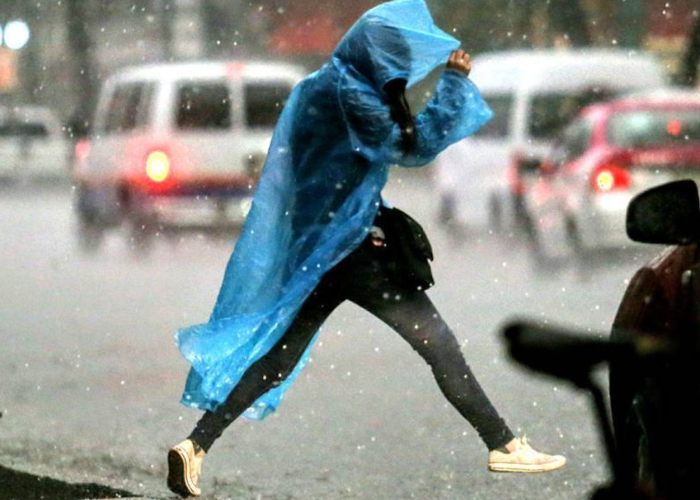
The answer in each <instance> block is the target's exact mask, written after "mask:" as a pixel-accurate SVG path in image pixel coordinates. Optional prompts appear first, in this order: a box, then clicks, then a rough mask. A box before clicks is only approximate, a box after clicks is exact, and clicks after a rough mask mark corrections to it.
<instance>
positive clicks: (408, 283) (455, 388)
mask: <svg viewBox="0 0 700 500" xmlns="http://www.w3.org/2000/svg"><path fill="white" fill-rule="evenodd" d="M459 46H460V43H459V42H458V41H457V40H456V39H454V38H453V37H451V36H449V35H447V34H445V33H444V32H442V31H441V30H439V29H438V28H437V27H436V26H435V24H434V22H433V20H432V17H431V16H430V13H429V11H428V8H427V6H426V4H425V2H424V0H395V1H392V2H386V3H384V4H381V5H379V6H378V7H375V8H374V9H372V10H370V11H368V12H367V13H366V14H365V15H363V16H362V17H361V18H360V19H359V20H358V21H357V23H356V24H355V25H354V26H353V27H352V28H351V29H350V31H349V32H348V33H347V34H346V35H345V37H344V38H343V39H342V40H341V42H340V43H339V45H338V47H337V48H336V50H335V51H334V53H333V56H332V58H331V60H330V61H329V62H328V63H327V64H325V65H324V66H323V67H322V68H321V69H320V70H318V71H317V72H315V73H313V74H311V75H309V76H308V77H307V78H305V79H304V80H303V81H302V82H300V83H299V84H298V85H297V86H296V88H295V89H294V91H293V92H292V94H291V96H290V98H289V100H288V102H287V104H286V105H285V108H284V110H283V112H282V115H281V117H280V120H279V122H278V124H277V127H276V129H275V133H274V135H273V139H272V143H271V145H270V149H269V152H268V156H267V159H266V162H265V167H264V169H263V172H262V175H261V178H260V182H259V184H258V187H257V189H256V193H255V197H254V201H253V206H252V208H251V211H250V213H249V215H248V218H247V220H246V223H245V226H244V228H243V231H242V234H241V236H240V238H239V240H238V242H237V243H236V247H235V250H234V252H233V254H232V256H231V259H230V261H229V263H228V266H227V268H226V273H225V276H224V280H223V284H222V286H221V291H220V293H219V297H218V299H217V302H216V305H215V307H214V310H213V312H212V315H211V317H210V319H209V321H208V322H207V323H206V324H202V325H196V326H193V327H190V328H186V329H182V330H180V331H178V332H177V334H176V342H177V345H178V347H179V349H180V351H181V353H182V355H183V356H184V358H185V359H186V360H187V361H188V362H189V363H190V365H191V370H190V373H189V376H188V379H187V383H186V387H185V391H184V394H183V397H182V402H183V404H185V405H187V406H190V407H193V408H198V409H201V410H205V413H204V416H203V417H202V418H201V419H200V421H199V422H198V423H197V426H196V428H195V429H194V430H193V432H192V433H191V435H190V436H189V438H188V439H186V440H184V441H182V442H181V443H179V444H177V445H176V446H174V447H173V448H172V449H171V450H170V451H169V453H168V465H169V474H168V486H169V487H170V489H171V490H172V491H174V492H176V493H178V494H180V495H182V496H190V495H199V494H200V489H199V486H198V480H199V476H200V473H201V466H202V459H203V457H204V455H205V453H206V452H208V451H209V449H210V448H211V446H212V445H213V443H214V441H215V440H216V439H217V438H218V437H219V436H220V435H221V434H222V433H223V431H224V430H225V429H226V427H228V426H229V425H230V424H231V423H232V422H233V421H234V420H236V419H237V418H238V417H239V416H241V415H245V416H246V417H248V418H252V419H263V418H265V417H266V416H267V415H269V414H270V413H271V412H273V411H274V410H275V409H276V408H277V406H278V405H279V403H280V400H281V398H282V395H283V393H284V392H285V391H286V390H287V388H288V387H289V385H290V384H291V383H292V382H293V381H294V379H295V378H296V376H297V375H298V373H299V371H300V370H301V369H302V368H303V366H304V364H305V362H306V359H307V358H308V355H309V352H310V350H311V347H312V346H313V344H314V342H315V340H316V338H317V336H318V333H317V332H318V330H319V328H320V327H321V325H322V323H323V322H324V320H325V319H326V318H327V317H328V316H329V315H330V314H331V312H332V311H333V310H334V309H335V308H336V307H337V306H338V305H340V304H341V303H342V302H343V301H345V300H350V301H352V302H354V303H355V304H357V305H359V306H360V307H362V308H364V309H366V310H367V311H368V312H370V313H372V314H374V315H375V316H377V317H378V318H380V319H381V320H383V321H384V322H385V323H387V324H388V325H389V326H391V327H392V328H393V329H394V330H396V331H397V332H398V333H399V335H401V336H402V337H403V338H404V339H405V340H406V341H408V342H409V343H410V345H411V346H412V347H413V348H414V349H415V350H416V351H417V352H418V353H419V354H420V355H421V356H422V357H423V359H424V360H425V361H426V362H427V363H428V364H429V365H430V366H431V368H432V370H433V373H434V375H435V378H436V381H437V383H438V386H439V387H440V389H441V391H442V392H443V394H444V395H445V397H446V398H447V399H448V400H449V401H450V403H452V405H453V406H454V407H455V408H456V409H457V411H458V412H459V413H460V414H462V415H463V416H464V417H465V418H466V419H467V420H468V421H469V423H470V424H471V425H473V426H474V428H475V429H476V430H477V431H478V433H479V435H480V437H481V438H482V440H483V441H484V443H485V444H486V446H487V448H488V449H489V462H488V465H489V468H490V469H491V470H498V471H515V472H540V471H546V470H553V469H556V468H559V467H561V466H562V465H564V462H565V459H564V458H563V457H560V456H550V455H545V454H541V453H538V452H536V451H535V450H533V449H532V448H531V447H530V446H529V445H528V444H527V443H526V442H525V441H524V440H520V439H516V438H515V436H514V435H513V433H512V432H511V431H510V429H509V428H508V426H507V425H506V424H505V422H504V421H503V419H502V418H501V417H500V416H499V415H498V413H497V412H496V410H495V409H494V408H493V406H492V405H491V403H490V402H489V400H488V399H487V397H486V395H485V394H484V392H483V391H482V389H481V387H480V386H479V384H478V382H477V380H476V378H475V377H474V375H473V374H472V372H471V370H470V369H469V366H468V365H467V363H466V361H465V359H464V356H463V355H462V353H461V351H460V348H459V344H458V342H457V340H456V339H455V336H454V335H453V333H452V332H451V330H450V329H449V327H448V326H447V325H446V324H445V322H444V320H443V319H442V318H441V317H440V315H439V314H438V312H437V311H436V309H435V307H434V306H433V304H432V302H431V301H430V299H429V298H428V296H427V294H426V293H425V290H426V289H427V288H428V287H430V286H431V285H432V275H431V273H430V266H429V263H428V260H430V259H432V251H431V249H430V244H429V243H428V241H427V238H426V237H425V234H424V233H423V231H422V230H421V228H420V226H419V225H418V224H417V223H416V222H415V221H413V219H411V218H410V217H409V216H407V215H406V214H404V213H403V212H401V211H400V210H398V209H395V208H390V207H389V206H387V205H386V204H385V203H383V201H382V199H381V191H382V188H383V187H384V185H385V184H386V182H387V176H388V170H389V167H390V166H391V165H399V166H404V167H419V166H422V165H425V164H427V163H429V162H431V161H432V160H433V159H435V157H436V156H437V155H438V154H439V153H440V152H441V151H443V150H444V149H445V148H447V147H448V146H449V145H451V144H453V143H455V142H457V141H459V140H460V139H462V138H464V137H466V136H468V135H470V134H472V133H474V132H475V131H477V130H478V129H479V128H480V127H481V126H482V125H483V124H484V123H485V122H487V121H488V120H489V119H490V118H491V116H492V113H491V111H490V109H489V108H488V106H487V105H486V103H485V102H484V101H483V100H482V98H481V95H480V94H479V91H478V89H477V88H476V87H475V86H474V84H473V83H472V82H471V81H470V80H469V79H468V74H469V71H470V68H471V64H470V61H469V56H468V55H467V54H465V52H464V51H463V50H461V49H459ZM445 63H447V69H446V70H445V71H444V72H443V73H442V76H441V78H440V81H439V84H438V86H437V89H436V91H435V93H434V96H433V98H432V100H431V101H430V102H429V103H428V105H427V107H426V108H425V110H424V111H423V112H422V113H420V114H419V115H418V116H415V117H414V116H413V115H412V114H411V112H410V108H409V106H408V103H407V102H406V98H405V90H406V88H408V87H410V86H412V85H414V84H415V83H416V82H418V81H420V80H421V79H423V78H424V77H425V76H426V75H427V74H428V73H430V72H431V71H432V70H433V69H435V68H436V67H438V66H439V65H444V64H445Z"/></svg>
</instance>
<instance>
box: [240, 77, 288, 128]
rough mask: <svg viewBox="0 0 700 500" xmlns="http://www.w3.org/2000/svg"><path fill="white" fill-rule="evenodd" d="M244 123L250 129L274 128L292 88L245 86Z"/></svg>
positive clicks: (261, 85) (271, 85)
mask: <svg viewBox="0 0 700 500" xmlns="http://www.w3.org/2000/svg"><path fill="white" fill-rule="evenodd" d="M244 92H245V94H244V95H245V121H246V124H247V125H248V127H250V128H274V127H275V125H276V124H277V119H278V118H279V116H280V113H281V112H282V108H283V107H284V105H285V103H286V102H287V99H288V98H289V94H291V92H292V88H291V86H290V85H288V84H279V83H270V84H263V83H255V84H247V85H246V86H245V90H244Z"/></svg>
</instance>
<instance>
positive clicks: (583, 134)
mask: <svg viewBox="0 0 700 500" xmlns="http://www.w3.org/2000/svg"><path fill="white" fill-rule="evenodd" d="M594 125H595V122H594V121H593V120H591V119H587V118H582V119H579V120H576V121H575V122H574V123H572V124H571V125H569V127H567V128H566V130H565V131H564V133H563V134H562V137H561V139H560V140H559V141H558V142H557V144H556V145H555V147H554V150H553V153H552V163H553V164H554V166H555V167H560V166H561V165H563V164H565V163H568V162H570V161H573V160H575V159H577V158H579V157H581V156H583V155H584V154H585V152H586V151H587V150H588V148H589V146H590V145H591V139H592V138H593V128H594Z"/></svg>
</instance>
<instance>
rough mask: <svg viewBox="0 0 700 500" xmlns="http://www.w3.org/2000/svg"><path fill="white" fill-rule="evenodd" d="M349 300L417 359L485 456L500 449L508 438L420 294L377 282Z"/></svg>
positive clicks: (425, 297) (448, 334) (458, 351)
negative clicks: (466, 424) (469, 427)
mask: <svg viewBox="0 0 700 500" xmlns="http://www.w3.org/2000/svg"><path fill="white" fill-rule="evenodd" d="M350 300H352V301H353V302H355V303H356V304H357V305H359V306H360V307H362V308H364V309H366V310H367V311H368V312H370V313H372V314H373V315H375V316H376V317H377V318H379V319H381V320H382V321H384V322H385V323H386V324H387V325H389V326H391V327H392V328H393V329H394V330H396V332H398V333H399V335H401V336H402V337H403V338H404V339H405V340H406V341H408V343H409V344H410V345H411V347H413V349H414V350H415V351H417V352H418V354H420V355H421V356H422V357H423V359H424V360H425V361H426V362H427V363H428V364H429V365H430V367H431V368H432V370H433V374H434V375H435V379H436V380H437V383H438V386H439V387H440V390H441V391H442V393H443V394H444V395H445V397H446V398H447V399H448V401H449V402H450V403H452V405H453V406H454V407H455V408H456V409H457V411H458V412H459V413H460V414H461V415H462V416H463V417H464V418H466V419H467V421H469V423H470V424H471V425H472V426H473V427H474V428H475V429H476V431H477V432H478V433H479V435H480V436H481V439H482V440H483V441H484V444H486V446H487V448H488V449H489V451H491V450H495V449H497V448H503V447H504V446H505V445H506V444H507V443H509V442H511V441H512V440H513V439H514V435H513V433H512V432H511V430H510V429H509V428H508V426H507V425H506V423H505V422H504V420H503V419H502V418H501V417H500V416H499V414H498V412H497V411H496V409H495V408H494V407H493V405H492V404H491V402H490V401H489V399H488V398H487V396H486V394H485V393H484V391H483V389H482V388H481V386H480V385H479V382H478V381H477V380H476V377H475V376H474V374H473V373H472V371H471V369H470V368H469V366H468V365H467V362H466V361H465V359H464V356H463V355H462V351H461V349H460V347H459V343H458V342H457V339H456V338H455V336H454V334H453V333H452V331H451V330H450V328H449V327H448V326H447V324H446V323H445V321H444V320H443V319H442V317H441V316H440V314H439V313H438V312H437V310H436V309H435V306H434V305H433V303H432V302H431V301H430V298H429V297H428V295H427V294H426V293H425V292H420V291H412V292H407V291H406V290H403V289H401V288H399V287H396V286H394V285H392V284H391V283H390V282H389V281H383V282H382V284H381V286H379V287H377V288H372V289H371V290H368V291H366V293H354V294H353V295H352V296H351V297H350Z"/></svg>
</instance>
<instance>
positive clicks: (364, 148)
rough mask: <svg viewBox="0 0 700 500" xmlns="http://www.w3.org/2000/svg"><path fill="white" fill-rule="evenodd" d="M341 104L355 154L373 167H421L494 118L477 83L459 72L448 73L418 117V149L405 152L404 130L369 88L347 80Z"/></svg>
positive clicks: (386, 106)
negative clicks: (391, 165)
mask: <svg viewBox="0 0 700 500" xmlns="http://www.w3.org/2000/svg"><path fill="white" fill-rule="evenodd" d="M340 101H341V106H342V108H343V113H344V117H345V122H346V125H347V127H348V133H349V136H350V141H351V144H352V147H353V149H354V151H355V152H357V153H359V154H360V155H362V156H364V157H365V158H367V159H368V160H369V161H371V162H378V163H385V164H396V165H399V166H402V167H420V166H423V165H426V164H428V163H430V162H431V161H433V160H434V159H435V157H436V156H437V155H438V154H439V153H440V152H442V151H443V150H445V149H446V148H447V147H448V146H450V145H452V144H454V143H455V142H458V141H459V140H461V139H463V138H465V137H467V136H468V135H471V134H473V133H475V132H476V131H478V130H479V129H480V128H481V127H482V126H483V125H484V124H485V123H486V122H488V121H489V120H490V119H491V117H492V116H493V112H492V111H491V109H490V108H489V107H488V105H487V104H486V102H485V101H484V100H483V98H482V97H481V93H480V92H479V89H478V88H477V87H476V85H474V83H473V82H472V81H471V80H469V79H468V78H466V77H465V76H463V75H462V74H460V73H459V72H457V71H454V70H449V69H448V70H446V71H445V72H443V74H442V76H441V78H440V81H439V83H438V86H437V88H436V90H435V93H434V95H433V98H432V99H431V100H430V102H429V103H428V105H427V106H426V108H425V110H424V111H423V112H422V113H420V114H419V115H418V116H417V117H416V147H415V150H414V151H413V152H412V153H410V154H406V153H404V152H403V151H402V149H401V130H400V128H399V126H398V125H397V124H396V123H395V122H394V121H393V120H392V119H391V116H390V111H389V106H388V105H387V104H386V103H385V102H384V101H383V100H382V98H381V96H380V95H379V94H378V93H377V92H376V91H375V90H374V89H373V88H372V87H371V86H369V85H363V84H362V83H361V82H358V81H357V80H355V79H354V78H352V77H346V81H345V82H344V84H343V85H341V89H340Z"/></svg>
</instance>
